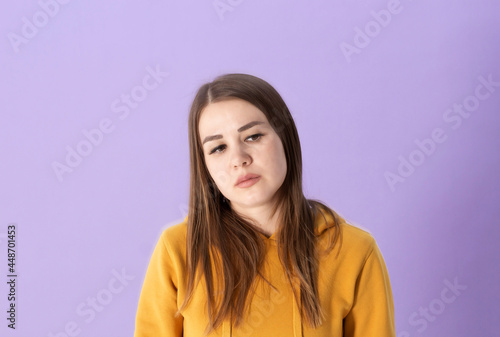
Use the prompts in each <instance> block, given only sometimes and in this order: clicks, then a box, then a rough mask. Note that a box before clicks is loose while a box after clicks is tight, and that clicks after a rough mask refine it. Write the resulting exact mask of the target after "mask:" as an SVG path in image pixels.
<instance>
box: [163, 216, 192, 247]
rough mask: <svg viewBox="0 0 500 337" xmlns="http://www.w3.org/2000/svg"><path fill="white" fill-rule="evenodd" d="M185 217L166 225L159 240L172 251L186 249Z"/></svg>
mask: <svg viewBox="0 0 500 337" xmlns="http://www.w3.org/2000/svg"><path fill="white" fill-rule="evenodd" d="M186 236H187V216H186V217H185V218H184V219H183V220H182V219H179V220H175V221H172V222H171V223H169V224H167V225H166V228H164V229H163V231H162V233H161V237H160V239H161V240H162V241H163V243H164V244H165V245H166V246H167V247H170V248H172V249H174V250H177V249H184V248H185V247H186Z"/></svg>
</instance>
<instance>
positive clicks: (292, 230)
mask: <svg viewBox="0 0 500 337" xmlns="http://www.w3.org/2000/svg"><path fill="white" fill-rule="evenodd" d="M235 98H239V99H243V100H245V101H247V102H249V103H251V104H253V105H254V106H256V107H257V108H258V109H260V110H261V111H262V112H263V113H264V114H265V116H266V117H267V120H268V121H269V123H270V124H271V126H272V127H273V129H274V130H275V132H276V133H277V134H278V135H279V137H280V139H281V142H282V144H283V148H284V152H285V156H286V162H287V173H286V177H285V180H284V182H283V184H282V186H281V187H280V188H279V189H278V191H277V192H276V193H277V198H276V199H277V200H278V202H277V203H276V204H275V205H274V209H273V214H274V213H275V212H276V211H277V210H278V209H279V221H278V223H279V224H280V227H279V228H278V229H277V233H276V238H277V239H276V241H277V248H278V256H279V259H280V261H281V264H282V266H283V268H284V269H285V271H286V275H287V277H288V280H289V282H290V284H291V285H292V279H293V277H295V278H296V279H298V285H299V286H300V301H298V300H297V294H296V292H295V290H293V293H294V296H295V299H296V302H297V303H300V304H301V305H300V314H301V319H305V320H306V321H307V322H308V323H309V325H310V326H311V327H313V328H315V327H317V326H319V325H321V324H322V321H323V319H324V313H323V311H322V308H321V306H320V301H319V298H318V264H319V262H318V257H319V250H318V248H317V245H316V241H317V237H316V235H315V217H316V215H317V214H318V211H321V209H324V210H325V211H326V212H328V213H329V214H330V216H331V218H332V219H334V225H333V226H332V227H333V229H334V230H333V232H334V235H333V236H330V239H331V240H330V244H329V245H328V247H327V249H326V251H325V253H326V252H327V251H329V250H331V249H332V248H333V246H334V245H335V242H336V241H337V238H338V237H339V234H340V227H339V225H338V220H337V218H336V217H335V214H334V213H333V212H332V211H331V210H330V209H329V208H328V207H327V206H326V205H325V204H323V203H322V202H320V201H318V200H314V199H306V198H305V197H304V194H303V192H302V154H301V149H300V142H299V136H298V133H297V129H296V127H295V123H294V121H293V118H292V116H291V114H290V111H289V110H288V107H287V106H286V104H285V102H284V101H283V99H282V98H281V96H280V95H279V93H278V92H277V91H276V90H275V89H274V88H273V87H272V86H271V85H270V84H269V83H267V82H266V81H264V80H262V79H260V78H258V77H255V76H252V75H247V74H227V75H222V76H219V77H218V78H216V79H215V80H214V81H212V82H210V83H206V84H204V85H202V86H201V87H200V89H199V90H198V92H197V94H196V96H195V98H194V101H193V103H192V106H191V110H190V113H189V148H190V175H191V178H190V193H189V210H188V219H187V243H186V244H187V245H186V258H187V274H188V277H187V294H186V297H185V298H184V302H183V303H182V305H181V307H180V308H179V309H178V311H177V314H180V312H181V311H182V310H183V309H184V308H185V307H186V306H187V305H188V303H189V301H190V299H191V297H192V295H193V290H194V284H195V278H196V276H197V275H196V274H197V270H198V269H200V273H198V277H201V275H203V276H204V277H205V283H206V292H207V296H208V301H207V309H208V317H209V325H208V326H207V330H206V331H205V333H206V334H208V333H210V332H211V331H212V330H214V329H216V328H217V327H218V326H220V325H221V324H222V322H223V321H224V319H225V318H226V317H231V323H232V324H234V325H235V326H238V325H239V324H240V323H241V322H242V318H243V314H244V311H245V307H246V306H245V304H246V301H247V297H249V292H250V291H251V290H252V294H253V291H254V289H253V288H252V284H254V280H255V279H256V277H257V276H260V277H262V278H263V280H264V281H266V282H267V283H268V284H269V285H270V286H271V287H273V286H272V285H271V284H270V283H269V282H268V281H267V280H265V278H264V277H263V275H262V274H261V272H260V271H261V266H262V264H263V261H264V258H265V243H264V241H263V239H262V238H261V237H260V236H259V234H258V229H257V228H256V227H255V226H254V225H252V223H251V221H248V220H247V219H245V218H243V217H241V216H239V215H238V214H236V213H235V212H233V211H232V209H231V207H230V205H229V204H228V203H227V202H225V200H224V197H223V195H222V194H221V192H220V191H219V189H218V188H217V186H216V184H215V182H214V180H213V179H212V177H211V176H210V174H209V172H208V169H207V167H206V165H205V161H204V154H203V150H202V144H201V140H200V137H199V131H198V124H199V120H200V115H201V113H202V111H203V109H204V108H205V107H206V106H207V105H208V104H210V103H215V102H218V101H222V100H228V99H235ZM323 216H324V214H323ZM212 262H213V265H212ZM213 268H215V269H213ZM214 274H215V275H214ZM214 276H215V277H216V278H215V281H216V284H217V285H218V288H217V291H215V290H214ZM292 289H294V288H293V287H292ZM219 295H222V296H219Z"/></svg>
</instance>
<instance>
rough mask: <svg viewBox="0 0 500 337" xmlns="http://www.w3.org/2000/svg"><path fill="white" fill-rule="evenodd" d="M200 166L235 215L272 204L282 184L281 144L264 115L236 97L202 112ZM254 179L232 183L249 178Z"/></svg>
mask: <svg viewBox="0 0 500 337" xmlns="http://www.w3.org/2000/svg"><path fill="white" fill-rule="evenodd" d="M199 133H200V139H201V142H202V147H203V153H204V157H205V164H206V166H207V169H208V171H209V173H210V175H211V177H212V179H213V180H214V181H215V184H216V185H217V187H218V188H219V190H220V191H221V193H222V194H223V195H224V196H225V197H226V198H227V199H228V200H229V201H230V204H231V207H232V208H233V209H234V210H236V211H244V210H245V209H249V208H254V207H261V206H267V205H269V206H270V205H271V204H272V202H274V199H273V198H274V196H275V194H276V191H277V190H278V189H279V188H280V187H281V185H282V184H283V181H284V180H285V176H286V171H287V165H286V158H285V152H284V150H283V144H282V143H281V140H280V138H279V136H278V134H277V133H276V132H275V131H274V129H273V128H272V126H271V125H270V124H269V122H268V120H267V118H266V116H265V115H264V113H263V112H262V111H260V110H259V109H258V108H257V107H255V106H254V105H252V104H250V103H248V102H247V101H244V100H241V99H230V100H225V101H221V102H217V103H211V104H209V105H208V106H207V107H205V109H204V110H203V111H202V112H201V116H200V122H199ZM249 174H251V175H252V176H255V177H257V178H255V179H250V180H248V181H247V182H246V183H243V184H239V185H237V182H238V179H239V178H241V177H242V176H245V175H249Z"/></svg>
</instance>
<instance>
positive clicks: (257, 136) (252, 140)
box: [209, 133, 264, 154]
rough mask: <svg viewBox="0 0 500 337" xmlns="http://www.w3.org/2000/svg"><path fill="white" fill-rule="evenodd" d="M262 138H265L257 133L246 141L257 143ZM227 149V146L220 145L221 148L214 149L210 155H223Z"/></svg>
mask: <svg viewBox="0 0 500 337" xmlns="http://www.w3.org/2000/svg"><path fill="white" fill-rule="evenodd" d="M262 136H264V135H263V134H262V133H256V134H255V135H251V136H248V137H247V138H246V139H250V141H251V142H255V141H257V140H259V139H260V138H261V137H262ZM225 148H226V145H219V146H217V147H215V148H213V149H212V150H211V151H210V153H209V154H212V153H221V152H223V151H224V149H225Z"/></svg>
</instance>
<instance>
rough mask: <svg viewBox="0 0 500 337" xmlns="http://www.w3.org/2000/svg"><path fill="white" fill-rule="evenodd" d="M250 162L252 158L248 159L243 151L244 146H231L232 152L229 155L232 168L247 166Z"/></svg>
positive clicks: (247, 155) (247, 154)
mask: <svg viewBox="0 0 500 337" xmlns="http://www.w3.org/2000/svg"><path fill="white" fill-rule="evenodd" d="M251 162H252V157H250V154H249V153H248V152H247V151H246V150H245V148H244V145H236V146H233V152H232V155H231V164H232V166H234V167H238V166H248V165H250V164H251Z"/></svg>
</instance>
